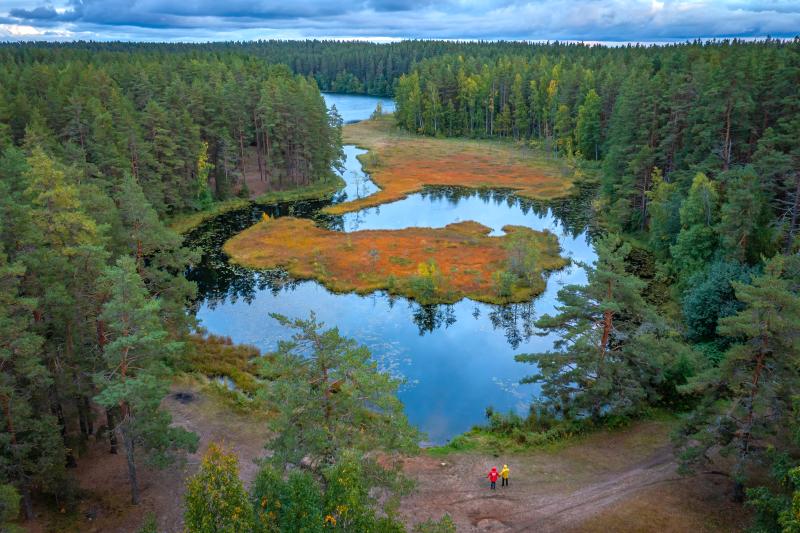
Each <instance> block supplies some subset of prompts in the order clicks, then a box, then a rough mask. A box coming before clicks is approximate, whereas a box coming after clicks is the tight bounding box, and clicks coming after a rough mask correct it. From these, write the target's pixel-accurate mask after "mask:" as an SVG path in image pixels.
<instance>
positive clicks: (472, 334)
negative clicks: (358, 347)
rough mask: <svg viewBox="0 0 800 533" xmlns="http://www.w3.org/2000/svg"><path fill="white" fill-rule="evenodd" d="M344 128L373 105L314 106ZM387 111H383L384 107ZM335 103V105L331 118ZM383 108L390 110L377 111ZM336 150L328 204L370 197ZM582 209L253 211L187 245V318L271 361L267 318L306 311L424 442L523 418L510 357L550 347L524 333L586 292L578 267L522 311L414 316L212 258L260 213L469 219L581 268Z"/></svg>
mask: <svg viewBox="0 0 800 533" xmlns="http://www.w3.org/2000/svg"><path fill="white" fill-rule="evenodd" d="M325 98H326V101H327V102H328V103H329V105H330V104H334V103H335V104H336V106H337V109H339V111H340V113H342V117H343V118H344V119H345V120H347V121H352V120H360V119H364V118H367V117H369V115H370V114H371V113H372V111H373V110H374V109H375V105H376V104H377V102H378V101H381V99H378V98H373V97H366V96H351V95H331V94H326V95H325ZM384 101H385V102H388V100H384ZM340 103H341V104H342V105H341V107H339V105H340ZM385 109H391V108H390V107H388V106H386V107H385ZM361 152H362V151H361V150H359V149H357V148H355V147H353V146H347V147H345V154H346V157H347V161H346V164H345V167H346V170H345V172H344V173H343V177H344V179H345V181H346V182H347V186H346V187H345V188H344V189H343V190H342V191H341V192H340V193H339V194H337V195H336V196H335V197H334V199H333V202H341V201H345V200H346V199H353V198H355V197H361V196H366V195H369V194H372V193H373V192H374V191H375V190H377V187H376V186H375V184H374V183H372V181H371V180H370V179H369V176H367V175H366V174H364V172H363V171H362V170H361V165H360V163H359V162H358V160H357V159H356V155H358V153H361ZM586 203H587V202H585V201H584V200H583V199H581V198H577V199H576V198H571V199H564V200H561V201H557V202H549V203H543V202H533V201H529V200H522V199H519V198H517V197H516V196H514V195H513V194H510V193H508V192H507V191H480V192H478V191H473V190H468V189H462V188H429V189H426V190H425V191H424V192H421V193H417V194H412V195H410V196H409V197H408V198H405V199H403V200H399V201H397V202H393V203H390V204H385V205H381V206H377V207H372V208H369V209H365V210H362V211H358V212H355V213H348V214H345V215H342V216H329V215H323V214H321V213H320V210H321V209H322V208H323V207H324V206H325V205H328V204H330V202H295V203H287V204H281V205H277V206H258V205H254V206H251V207H249V208H246V209H242V210H239V211H234V212H232V213H227V214H224V215H221V216H219V217H217V218H216V219H213V220H211V221H208V222H207V223H205V224H204V225H202V226H201V227H199V228H198V229H197V230H195V231H194V232H193V233H192V234H191V235H189V237H188V239H189V242H190V244H194V245H196V246H199V247H201V248H202V249H203V250H204V251H205V254H204V256H203V260H202V262H201V264H200V265H199V266H198V267H197V268H196V269H195V270H194V271H193V272H191V273H190V277H191V278H192V279H194V280H195V281H196V282H197V283H198V287H199V292H200V297H199V300H198V302H197V304H196V307H197V318H198V319H199V320H200V321H201V324H202V326H204V327H205V328H207V329H208V330H209V331H210V332H211V333H214V334H217V335H226V336H230V337H231V338H232V339H233V340H234V341H235V342H239V343H247V344H253V345H255V346H257V347H259V348H260V349H262V350H264V351H270V350H274V349H275V347H276V346H277V342H278V340H280V339H285V338H287V337H288V336H289V334H290V332H289V331H287V330H286V329H285V328H283V327H281V326H280V325H279V324H278V323H277V322H276V321H275V320H273V319H272V318H270V317H269V313H273V312H277V313H281V314H284V315H287V316H290V317H307V316H308V315H309V313H310V312H311V311H314V312H315V313H316V314H317V317H318V318H319V319H320V320H322V321H324V322H325V323H326V324H327V325H328V326H336V327H338V328H339V330H340V332H341V333H342V334H343V335H346V336H349V337H353V338H355V339H356V340H357V341H359V342H361V343H363V344H365V345H367V346H368V347H369V348H370V350H371V351H372V354H373V356H374V357H375V359H376V360H377V361H378V364H379V365H380V367H381V368H383V369H385V370H386V371H388V372H391V373H393V374H394V375H396V376H398V377H402V378H404V379H405V380H406V384H405V385H403V387H402V389H401V392H400V399H401V400H402V401H403V403H404V404H405V408H406V413H407V414H408V417H409V419H410V420H411V422H412V423H413V424H415V425H416V426H417V427H419V428H420V429H422V430H423V431H425V432H426V433H427V435H428V440H429V441H430V442H433V443H444V442H446V441H447V440H448V439H450V438H452V437H453V436H454V435H456V434H458V433H462V432H464V431H466V430H468V429H469V428H470V427H471V426H473V425H475V424H480V423H483V422H484V421H485V408H486V407H487V406H490V405H491V406H492V407H494V408H495V409H496V410H500V411H509V410H514V411H517V412H519V413H521V414H524V413H525V412H526V411H527V409H528V407H529V405H530V402H531V400H532V399H533V398H534V397H535V396H536V395H537V393H538V389H537V388H536V387H534V386H532V385H520V384H519V380H520V378H522V377H524V376H526V375H529V374H531V373H533V372H534V370H535V368H534V367H533V366H531V365H525V364H521V363H517V362H516V361H514V355H516V354H518V353H526V352H533V351H543V350H547V349H549V348H551V347H552V342H553V339H552V338H551V337H539V336H537V335H535V334H534V333H535V331H534V328H533V322H534V320H535V319H536V318H537V317H538V316H541V315H542V314H543V313H551V312H553V309H554V304H555V297H556V293H557V292H558V290H559V289H560V288H561V287H562V286H563V285H564V284H567V283H583V282H585V273H584V271H583V270H582V269H581V268H578V267H575V266H571V267H568V268H566V269H564V270H561V271H558V272H554V273H552V274H551V275H550V276H549V278H548V282H547V289H546V291H545V292H544V293H543V294H542V295H540V296H539V297H537V298H536V299H534V300H533V301H531V302H528V303H522V304H513V305H505V306H500V305H490V304H484V303H479V302H474V301H471V300H468V299H465V300H462V301H460V302H458V303H456V304H453V305H426V306H423V305H419V304H417V303H416V302H414V301H411V300H408V299H405V298H400V297H392V296H389V295H387V294H386V293H383V292H376V293H374V294H371V295H368V296H359V295H356V294H335V293H332V292H330V291H328V290H327V289H325V287H323V286H322V285H320V284H319V283H317V282H315V281H296V280H292V279H291V278H289V277H288V276H287V275H286V274H285V273H284V272H281V271H255V270H249V269H244V268H241V267H237V266H235V265H231V264H230V263H228V262H227V258H226V257H225V255H224V253H222V251H221V249H220V247H221V245H222V243H223V242H224V241H225V240H227V239H228V238H230V237H231V236H232V235H234V234H236V233H237V232H239V231H242V230H243V229H245V228H247V227H249V226H250V225H252V224H254V223H255V222H257V221H258V220H259V219H260V218H261V214H262V213H264V212H267V213H269V214H270V216H273V217H274V216H285V215H292V216H299V217H308V218H312V219H314V220H316V221H317V223H318V224H320V225H322V226H325V227H328V228H330V229H334V230H339V231H356V230H364V229H399V228H404V227H410V226H430V227H442V226H445V225H447V224H450V223H452V222H458V221H464V220H475V221H477V222H480V223H481V224H484V225H486V226H488V227H490V228H492V234H495V235H496V234H501V233H502V231H501V228H502V226H504V225H506V224H516V225H524V226H528V227H531V228H534V229H540V230H541V229H549V230H550V231H552V232H553V233H555V234H556V235H557V236H558V238H559V242H560V243H561V247H562V253H563V254H564V255H566V256H568V257H571V258H573V259H576V260H580V261H592V260H593V259H594V257H595V254H594V251H593V248H592V246H591V240H590V238H589V235H588V233H587V231H586V219H585V213H586V210H585V209H583V207H585V204H586Z"/></svg>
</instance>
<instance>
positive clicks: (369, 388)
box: [262, 314, 419, 470]
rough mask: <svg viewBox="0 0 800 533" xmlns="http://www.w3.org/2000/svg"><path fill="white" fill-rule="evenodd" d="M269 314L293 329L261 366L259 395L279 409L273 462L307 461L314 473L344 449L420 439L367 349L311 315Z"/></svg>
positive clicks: (411, 445)
mask: <svg viewBox="0 0 800 533" xmlns="http://www.w3.org/2000/svg"><path fill="white" fill-rule="evenodd" d="M272 316H273V318H275V319H276V320H278V321H279V322H280V323H281V324H283V325H284V326H286V327H289V328H292V329H294V330H295V331H296V333H295V334H294V336H293V337H292V340H291V341H281V342H280V343H279V344H278V350H277V352H275V353H274V354H273V355H272V356H271V358H270V359H269V360H265V361H264V362H263V367H262V374H263V376H264V377H265V378H266V379H267V380H268V383H267V384H266V385H265V386H264V388H263V390H262V398H263V399H264V400H265V401H266V402H267V405H269V406H275V407H277V408H278V409H279V410H278V414H277V416H276V417H275V418H274V420H273V422H272V425H273V429H274V430H275V432H276V434H277V437H276V438H275V439H274V440H273V441H272V442H270V444H269V447H270V449H272V450H273V451H274V456H273V461H274V462H275V464H276V465H279V466H280V467H283V466H284V465H289V464H293V465H300V464H301V463H305V462H309V463H310V465H311V467H312V468H314V469H315V470H320V469H322V468H324V467H325V466H326V465H331V464H334V463H335V462H336V461H337V459H338V458H339V457H340V455H341V453H342V452H343V450H346V449H356V450H360V451H367V450H376V449H385V450H403V451H408V452H410V451H413V450H415V449H416V447H417V445H416V443H417V442H418V438H419V435H418V433H417V431H416V430H415V429H413V428H412V427H411V426H410V425H409V423H408V420H407V419H406V417H405V414H404V413H403V407H402V404H401V403H400V402H399V400H398V399H397V396H396V394H397V387H398V386H399V384H400V382H399V381H398V380H396V379H394V378H392V377H390V376H389V375H387V374H386V373H383V372H381V371H380V370H379V369H378V368H377V366H376V364H375V362H374V361H372V359H371V356H370V353H369V350H367V348H366V347H364V346H359V345H357V344H356V343H355V341H353V340H352V339H347V338H344V337H341V336H340V335H339V332H338V330H337V329H335V328H333V329H323V324H321V323H320V322H318V321H317V320H316V318H315V317H314V316H313V314H312V316H311V317H310V318H309V319H308V320H300V319H297V320H289V319H288V318H286V317H283V316H280V315H272Z"/></svg>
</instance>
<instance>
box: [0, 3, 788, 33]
mask: <svg viewBox="0 0 800 533" xmlns="http://www.w3.org/2000/svg"><path fill="white" fill-rule="evenodd" d="M798 33H800V0H752V1H748V0H681V1H672V0H661V1H659V0H641V1H640V0H627V1H625V0H52V1H50V2H41V1H39V0H0V40H31V39H47V40H73V39H94V40H143V41H212V40H249V39H260V38H267V39H268V38H278V39H298V38H341V39H370V40H377V41H382V40H395V39H400V38H440V39H526V40H554V39H560V40H580V41H600V42H612V41H613V42H664V41H674V40H685V39H693V38H719V37H763V36H766V35H771V36H773V37H792V36H794V35H797V34H798Z"/></svg>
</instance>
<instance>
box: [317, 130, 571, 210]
mask: <svg viewBox="0 0 800 533" xmlns="http://www.w3.org/2000/svg"><path fill="white" fill-rule="evenodd" d="M344 142H345V143H347V144H355V145H357V146H359V147H361V148H364V149H367V150H369V152H368V153H367V154H364V155H362V156H360V157H359V159H360V161H361V163H362V166H363V168H364V170H365V171H366V172H369V174H370V177H371V178H372V180H373V181H374V182H375V183H376V184H377V185H378V186H379V187H380V188H381V190H379V191H378V192H376V193H375V194H373V195H371V196H368V197H366V198H361V199H359V200H355V201H353V202H346V203H342V204H336V205H332V206H329V207H327V208H326V209H325V212H327V213H331V214H342V213H348V212H351V211H357V210H359V209H363V208H365V207H373V206H376V205H379V204H383V203H387V202H392V201H395V200H399V199H401V198H404V197H405V196H407V195H409V194H412V193H414V192H418V191H420V190H422V188H423V187H425V186H426V185H445V186H446V185H450V186H462V187H473V188H494V189H514V190H515V191H516V192H517V194H519V195H520V196H524V197H526V198H532V199H548V198H555V197H559V196H564V195H565V194H567V193H568V192H569V190H570V189H571V188H572V179H571V178H570V175H571V172H570V171H568V169H566V168H563V167H562V166H560V164H558V163H557V162H554V161H553V160H549V159H547V158H544V157H541V156H537V155H536V153H535V152H534V151H532V150H530V149H525V148H521V147H520V146H517V145H515V144H512V143H510V142H497V141H476V140H469V139H437V138H433V137H422V136H418V135H411V134H409V133H407V132H404V131H402V130H400V129H399V128H398V127H397V126H396V125H395V123H394V118H393V117H392V116H391V115H388V116H383V117H380V118H377V119H373V120H365V121H363V122H359V123H357V124H348V125H347V126H345V128H344Z"/></svg>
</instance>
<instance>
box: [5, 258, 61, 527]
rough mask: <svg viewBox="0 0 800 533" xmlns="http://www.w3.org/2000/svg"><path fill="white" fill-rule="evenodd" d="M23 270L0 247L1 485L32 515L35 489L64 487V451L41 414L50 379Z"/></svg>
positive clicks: (47, 418) (52, 422) (52, 426)
mask: <svg viewBox="0 0 800 533" xmlns="http://www.w3.org/2000/svg"><path fill="white" fill-rule="evenodd" d="M24 272H25V268H24V267H23V266H22V264H20V263H13V264H9V263H8V262H7V258H6V255H5V253H4V252H3V248H2V246H0V414H1V415H2V421H0V427H2V429H3V431H1V432H0V452H2V453H0V458H2V459H0V483H6V484H9V485H11V486H13V487H14V488H15V489H16V491H17V492H18V494H19V496H21V501H22V508H23V510H24V512H25V516H26V518H28V519H30V518H32V517H33V507H32V501H31V494H32V492H33V490H34V489H41V490H44V491H47V492H51V493H52V492H55V491H56V490H58V489H59V488H63V483H64V477H65V472H64V457H65V451H64V446H63V442H62V440H61V436H60V434H59V429H58V425H57V423H56V420H55V418H54V417H52V416H50V415H49V414H42V413H43V410H42V408H41V403H42V399H43V397H45V396H46V391H47V388H48V387H49V385H50V384H51V382H52V379H51V376H50V373H49V372H48V370H47V368H46V367H45V365H44V362H43V359H42V352H41V349H42V338H41V337H40V336H39V335H37V334H36V333H34V332H33V331H32V316H33V313H32V311H33V309H35V307H36V306H35V302H33V301H32V300H30V299H28V298H24V297H22V296H20V293H19V291H20V282H21V280H22V277H23V275H24ZM46 412H47V411H44V413H46ZM12 518H13V517H12ZM3 521H4V519H3V518H0V524H2V522H3Z"/></svg>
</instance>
